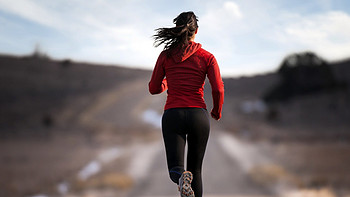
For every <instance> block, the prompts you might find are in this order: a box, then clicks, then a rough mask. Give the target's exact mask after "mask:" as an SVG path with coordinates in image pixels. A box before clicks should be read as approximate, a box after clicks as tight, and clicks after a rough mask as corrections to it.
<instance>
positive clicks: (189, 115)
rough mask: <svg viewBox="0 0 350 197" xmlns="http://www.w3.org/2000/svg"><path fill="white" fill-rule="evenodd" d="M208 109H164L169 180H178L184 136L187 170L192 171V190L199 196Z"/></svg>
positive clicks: (163, 120)
mask: <svg viewBox="0 0 350 197" xmlns="http://www.w3.org/2000/svg"><path fill="white" fill-rule="evenodd" d="M209 130H210V125H209V117H208V112H207V110H205V109H202V108H172V109H168V110H165V111H164V114H163V118H162V131H163V138H164V143H165V150H166V156H167V163H168V170H169V175H170V178H171V180H172V181H173V182H174V183H177V184H179V183H178V180H179V178H180V176H181V174H182V172H183V171H184V170H185V169H184V154H185V144H186V137H187V141H188V152H187V170H188V171H190V172H192V174H193V182H192V189H193V191H194V193H195V196H196V197H201V196H202V193H203V189H202V163H203V157H204V153H205V149H206V146H207V142H208V137H209Z"/></svg>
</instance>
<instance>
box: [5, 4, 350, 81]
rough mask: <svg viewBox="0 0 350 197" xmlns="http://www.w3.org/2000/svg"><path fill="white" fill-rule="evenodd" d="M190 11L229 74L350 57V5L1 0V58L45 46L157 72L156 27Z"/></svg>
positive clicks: (58, 55)
mask: <svg viewBox="0 0 350 197" xmlns="http://www.w3.org/2000/svg"><path fill="white" fill-rule="evenodd" d="M87 2H88V3H87ZM189 10H192V11H194V12H195V13H196V15H197V16H198V18H199V32H198V34H197V36H196V42H200V43H201V44H202V45H203V48H205V49H207V50H208V51H210V52H211V53H213V54H214V55H215V57H216V58H217V60H218V63H219V66H220V69H221V73H222V75H223V76H241V75H252V74H258V73H264V72H271V71H274V70H275V69H276V68H277V67H278V66H279V64H280V62H281V61H282V59H283V58H284V57H285V56H286V55H288V54H291V53H294V52H303V51H306V50H310V51H314V52H316V53H317V54H318V55H320V56H321V57H323V58H325V59H326V60H329V61H337V60H341V59H345V58H349V57H350V1H347V0H308V1H304V0H294V1H289V0H270V1H264V0H235V1H230V0H216V1H212V0H211V1H210V0H191V1H187V0H179V1H164V0H128V1H124V0H123V1H121V0H92V1H83V0H56V1H47V0H0V24H1V28H0V53H5V54H17V55H26V54H29V53H32V52H33V50H34V47H35V45H37V44H38V45H39V46H40V48H41V50H42V51H44V52H46V53H47V54H48V55H49V56H51V57H52V58H55V59H64V58H70V59H73V60H77V61H91V62H96V63H103V64H119V65H124V66H130V67H138V68H146V69H152V68H153V67H154V64H155V61H156V59H157V57H158V55H159V53H160V52H161V50H162V47H158V48H154V47H153V40H152V35H153V34H154V29H156V28H158V27H171V26H173V24H172V20H173V18H175V17H176V16H177V15H178V14H179V13H181V12H183V11H189Z"/></svg>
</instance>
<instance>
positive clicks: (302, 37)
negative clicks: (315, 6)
mask: <svg viewBox="0 0 350 197" xmlns="http://www.w3.org/2000/svg"><path fill="white" fill-rule="evenodd" d="M294 21H295V22H289V23H287V24H286V25H285V26H284V27H283V28H284V29H282V31H281V32H279V33H278V34H279V38H280V41H283V42H284V43H285V44H288V45H289V47H291V48H294V49H308V50H313V51H315V52H316V53H318V54H320V55H321V56H323V57H325V58H327V59H329V60H336V59H339V58H344V57H347V56H350V16H349V15H348V14H346V13H344V12H340V11H333V12H327V13H324V14H317V15H311V16H307V17H301V16H297V17H296V18H294Z"/></svg>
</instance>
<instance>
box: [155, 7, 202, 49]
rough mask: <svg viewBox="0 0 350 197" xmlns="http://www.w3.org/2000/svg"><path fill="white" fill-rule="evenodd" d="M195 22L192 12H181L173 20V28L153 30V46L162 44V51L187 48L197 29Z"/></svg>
mask: <svg viewBox="0 0 350 197" xmlns="http://www.w3.org/2000/svg"><path fill="white" fill-rule="evenodd" d="M197 21H198V19H197V16H196V15H195V14H194V13H193V12H191V11H190V12H182V13H181V14H180V15H179V16H177V17H176V18H175V19H174V20H173V23H174V24H176V26H175V27H171V28H158V29H155V31H156V32H157V33H156V34H155V35H153V37H154V46H155V47H158V46H159V45H161V44H164V45H165V46H164V50H166V49H173V48H176V47H178V46H180V47H181V48H182V47H184V46H187V45H188V41H189V40H190V39H191V38H192V37H193V36H194V34H195V32H196V30H197V28H198V24H197Z"/></svg>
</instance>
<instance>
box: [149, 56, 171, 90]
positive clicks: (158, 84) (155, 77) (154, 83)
mask: <svg viewBox="0 0 350 197" xmlns="http://www.w3.org/2000/svg"><path fill="white" fill-rule="evenodd" d="M164 60H165V54H164V52H162V53H161V54H160V55H159V57H158V60H157V63H156V65H155V67H154V69H153V73H152V77H151V80H150V82H149V83H148V89H149V92H150V93H151V94H160V93H162V92H164V91H165V90H166V89H168V86H167V81H166V79H165V78H164V77H165V70H164Z"/></svg>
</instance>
